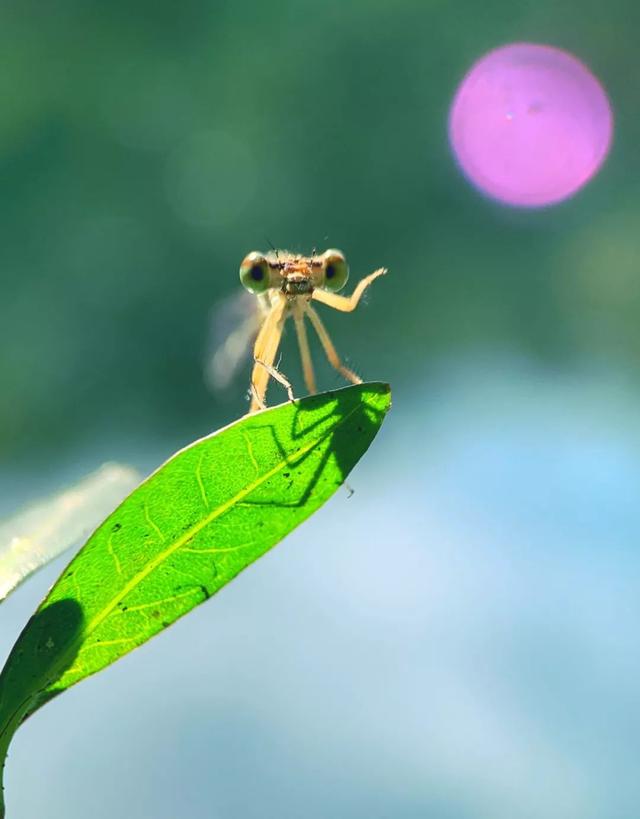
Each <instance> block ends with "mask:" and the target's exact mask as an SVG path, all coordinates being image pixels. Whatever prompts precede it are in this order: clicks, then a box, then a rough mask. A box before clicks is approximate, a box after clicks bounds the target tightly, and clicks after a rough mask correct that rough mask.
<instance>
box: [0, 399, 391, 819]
mask: <svg viewBox="0 0 640 819" xmlns="http://www.w3.org/2000/svg"><path fill="white" fill-rule="evenodd" d="M389 405H390V394H389V388H388V386H386V385H383V384H362V385H358V386H353V387H347V388H345V389H342V390H337V391H336V392H332V393H325V394H323V395H317V396H311V397H309V398H304V399H302V400H300V401H296V402H295V403H293V404H291V403H289V404H284V405H282V406H280V407H276V408H274V409H269V410H265V411H264V412H260V413H257V414H255V415H250V416H247V417H245V418H243V419H241V420H240V421H237V422H236V423H234V424H231V425H230V426H228V427H226V428H224V429H222V430H220V431H219V432H216V433H214V434H213V435H210V436H209V437H207V438H203V439H202V440H200V441H196V442H195V443H194V444H192V445H191V446H189V447H187V448H186V449H183V450H181V451H180V452H178V453H177V454H176V455H174V456H173V457H172V458H171V459H170V460H169V461H167V462H166V463H165V464H164V465H163V466H161V467H160V469H158V470H157V472H155V473H154V474H153V475H151V477H149V478H148V479H147V480H146V481H144V482H143V483H142V484H141V485H140V486H139V487H138V488H137V489H136V490H135V491H134V492H133V493H132V494H131V495H129V497H128V498H127V499H126V500H125V501H124V502H123V503H122V504H121V505H120V506H119V507H118V508H117V509H116V510H115V512H113V513H112V514H111V515H110V516H109V517H108V518H107V519H106V520H105V521H104V523H103V524H102V525H101V526H100V527H99V528H98V529H97V530H96V531H95V532H94V534H93V535H92V536H91V537H90V538H89V540H88V542H87V543H86V545H85V546H84V548H83V549H82V550H81V551H80V552H79V553H78V555H77V556H76V557H75V558H74V559H73V560H72V561H71V563H70V564H69V566H68V567H67V568H66V569H65V570H64V571H63V573H62V575H61V577H60V578H59V580H58V581H57V583H56V584H55V585H54V587H53V588H52V589H51V592H50V593H49V595H48V596H47V598H46V599H45V600H44V602H43V603H42V605H41V606H40V608H39V609H38V611H37V612H36V614H35V615H34V617H32V618H31V620H30V621H29V622H28V623H27V625H26V627H25V629H24V631H23V632H22V634H21V635H20V637H19V638H18V641H17V643H16V645H15V646H14V648H13V650H12V652H11V654H10V656H9V659H8V660H7V663H6V665H5V667H4V669H3V671H2V674H1V675H0V761H1V764H2V766H3V767H4V759H5V756H6V751H7V749H8V745H9V742H10V740H11V737H12V735H13V733H14V732H15V730H16V728H17V727H18V726H19V724H20V723H21V722H22V721H23V720H24V719H25V718H26V717H27V716H29V715H30V714H32V713H33V712H34V711H35V710H36V709H37V708H39V707H40V706H41V705H42V704H43V703H45V702H46V701H48V700H49V699H51V698H52V697H53V696H55V695H57V694H59V693H61V692H62V691H65V690H66V689H67V688H69V687H70V686H72V685H74V684H75V683H77V682H79V681H80V680H82V679H84V678H85V677H88V676H89V675H90V674H94V673H95V672H96V671H99V670H100V669H102V668H104V667H105V666H107V665H109V664H110V663H112V662H114V661H115V660H117V659H118V658H119V657H121V656H122V655H124V654H126V653H127V652H129V651H131V650H132V649H134V648H136V647H137V646H139V645H140V644H141V643H144V642H145V641H146V640H148V639H149V638H150V637H152V636H153V635H154V634H157V633H158V632H159V631H161V630H162V629H164V628H166V627H167V626H169V625H170V624H171V623H173V622H174V621H175V620H177V619H178V618H179V617H181V616H182V615H184V614H186V613H187V612H188V611H190V610H191V609H192V608H194V607H195V606H197V605H198V604H199V603H202V602H203V601H205V600H207V599H208V598H209V597H211V595H213V594H215V593H216V592H217V591H218V590H219V589H221V588H222V587H223V586H224V585H225V584H226V583H228V582H229V581H230V580H232V579H233V578H234V577H235V576H236V575H237V574H238V573H239V572H240V571H242V569H244V568H245V567H246V566H248V565H249V564H250V563H252V562H253V561H254V560H256V559H257V558H258V557H260V556H261V555H263V554H264V553H265V552H266V551H268V550H269V549H270V548H271V547H272V546H274V545H275V544H276V543H278V542H279V541H280V540H282V538H283V537H284V536H285V535H286V534H288V533H289V532H290V531H291V530H292V529H294V528H295V527H296V526H297V525H298V524H300V523H301V522H302V521H303V520H305V519H306V518H308V517H309V515H311V514H312V512H314V511H315V510H316V509H317V508H318V507H319V506H321V505H322V504H323V503H324V502H325V501H326V500H327V499H328V498H329V497H330V496H331V495H332V494H333V493H334V492H335V491H336V489H337V488H338V487H339V486H340V484H342V483H343V481H344V479H345V478H346V476H347V474H348V473H349V472H350V470H351V469H352V468H353V466H354V465H355V464H356V463H357V461H358V460H359V459H360V457H361V456H362V455H363V454H364V452H365V451H366V450H367V448H368V446H369V444H370V443H371V441H372V439H373V438H374V436H375V435H376V433H377V431H378V429H379V428H380V425H381V423H382V420H383V417H384V414H385V413H386V411H387V410H388V408H389ZM0 793H1V790H0ZM3 813H4V811H3V809H2V804H1V798H0V817H1V816H3Z"/></svg>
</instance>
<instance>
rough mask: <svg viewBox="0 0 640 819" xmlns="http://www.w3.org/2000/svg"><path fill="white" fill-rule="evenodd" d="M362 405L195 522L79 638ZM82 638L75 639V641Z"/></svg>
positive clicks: (89, 631) (100, 622) (92, 621)
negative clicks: (163, 564)
mask: <svg viewBox="0 0 640 819" xmlns="http://www.w3.org/2000/svg"><path fill="white" fill-rule="evenodd" d="M360 408H361V404H358V405H357V406H356V407H354V408H353V409H352V410H350V411H349V412H348V413H347V414H346V415H344V416H343V417H342V418H341V419H340V421H338V423H336V425H335V426H334V427H332V429H331V430H330V431H328V432H326V433H325V434H323V435H321V436H319V437H318V438H315V439H314V440H313V441H312V442H311V443H310V444H308V445H307V446H304V447H301V448H300V449H297V450H296V451H295V452H294V453H291V454H290V455H289V456H288V458H285V459H284V460H283V461H281V462H280V463H278V464H276V466H275V467H273V468H272V469H270V470H269V471H268V472H265V474H264V475H261V476H260V477H259V478H256V480H255V481H253V483H251V484H249V486H247V487H245V488H244V489H242V490H241V491H240V492H238V493H237V494H236V495H234V496H233V497H232V498H230V499H229V500H228V501H226V502H225V503H223V504H222V505H221V506H218V507H217V508H216V509H214V510H213V511H212V512H211V513H210V514H209V515H207V516H206V517H204V518H203V519H202V520H201V521H199V522H198V523H197V524H195V525H194V526H193V527H192V528H191V529H188V530H187V531H186V532H185V533H184V534H183V535H181V537H179V538H178V539H177V540H176V541H174V542H173V543H171V544H170V545H169V546H168V547H167V548H166V549H164V550H163V551H161V552H160V553H159V554H158V555H156V557H155V558H153V559H152V560H150V561H149V563H148V564H147V565H146V566H145V567H144V568H143V569H142V570H141V571H139V572H138V574H136V575H134V576H133V577H132V578H131V580H129V582H128V583H126V584H125V585H124V586H123V588H122V590H121V591H120V592H119V593H118V594H117V595H115V596H114V598H113V599H112V601H111V602H110V603H109V604H108V605H107V606H105V607H104V608H103V609H102V610H101V611H99V612H98V613H97V614H96V615H95V616H94V617H93V618H92V619H91V620H90V621H89V622H88V623H87V626H86V628H84V629H83V630H82V631H81V633H80V635H79V638H78V641H82V642H84V641H85V640H86V638H87V637H88V636H89V635H91V634H92V633H93V632H94V631H95V630H96V629H97V628H98V627H99V626H100V625H101V624H102V623H103V622H104V621H105V620H106V619H107V617H108V616H109V615H110V614H111V612H112V611H113V610H114V609H115V608H116V606H117V605H118V603H120V602H121V601H122V600H124V598H125V597H126V596H127V595H128V594H129V593H130V592H132V591H133V590H134V589H135V588H137V586H139V585H140V583H142V581H143V580H144V579H145V578H146V577H147V576H148V575H149V574H151V572H153V571H154V570H155V569H156V568H157V567H158V566H160V565H161V564H162V563H163V562H164V561H165V560H167V559H168V558H169V557H171V555H173V554H174V553H175V552H177V551H178V549H180V548H181V547H182V546H184V544H185V543H187V542H188V541H189V540H191V538H193V537H195V535H197V534H198V532H200V531H202V529H204V528H206V527H207V526H208V525H209V524H210V523H212V522H213V521H214V520H216V518H219V517H220V516H221V515H223V514H224V513H225V512H226V511H228V510H229V509H231V508H232V507H233V506H235V504H237V503H239V502H240V501H242V500H243V498H245V497H246V496H247V495H249V494H251V492H253V491H254V490H255V489H257V488H258V487H259V486H261V485H262V484H263V483H265V482H266V481H268V480H269V479H270V478H272V477H273V476H274V475H277V474H278V472H280V470H282V469H284V468H285V467H286V466H287V465H288V464H289V459H291V458H292V457H294V458H295V457H298V456H301V455H305V454H306V453H307V452H309V451H310V450H312V449H313V448H314V447H315V446H317V445H318V444H319V443H320V442H321V441H323V440H324V439H325V438H327V437H328V436H329V435H333V434H334V433H335V431H336V429H338V428H339V427H341V426H342V425H343V424H345V423H346V422H347V421H348V420H349V418H350V417H351V416H352V415H353V414H354V413H356V412H357V411H358V410H359V409H360ZM78 641H74V644H75V643H77V642H78Z"/></svg>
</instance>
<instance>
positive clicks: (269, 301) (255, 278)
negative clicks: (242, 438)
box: [240, 249, 387, 412]
mask: <svg viewBox="0 0 640 819" xmlns="http://www.w3.org/2000/svg"><path fill="white" fill-rule="evenodd" d="M386 272H387V271H386V269H385V268H382V267H381V268H379V269H378V270H376V271H374V272H373V273H370V274H369V275H368V276H365V278H364V279H362V280H361V281H360V282H359V283H358V284H357V286H356V288H355V290H354V291H353V293H352V294H351V295H350V296H342V295H339V294H338V291H339V290H342V288H343V287H344V286H345V284H346V283H347V279H348V278H349V267H348V265H347V262H346V259H345V257H344V255H343V254H342V253H341V252H340V251H339V250H335V249H331V250H326V251H325V252H324V253H322V254H316V253H313V254H312V255H311V256H302V255H299V254H294V253H289V252H287V251H282V250H277V251H275V250H274V251H272V252H269V253H266V254H265V253H259V252H257V251H253V252H252V253H249V254H248V255H247V256H245V258H244V260H243V262H242V264H241V265H240V281H241V282H242V284H243V285H244V287H245V288H246V289H247V290H248V291H249V292H250V293H252V294H253V295H254V296H256V297H257V302H258V308H259V316H260V323H259V329H258V332H257V337H256V340H255V344H254V348H253V358H254V366H253V372H252V375H251V410H250V411H251V412H255V411H256V410H258V409H262V408H264V406H265V396H266V392H267V386H268V384H269V379H270V378H275V379H276V380H278V381H280V382H281V383H282V384H283V385H284V386H285V387H287V390H288V392H289V396H290V397H292V393H291V386H290V384H289V382H288V381H287V379H286V378H285V377H284V376H283V375H282V374H281V373H280V372H279V370H278V369H276V367H275V365H274V362H275V359H276V355H277V352H278V348H279V346H280V340H281V338H282V331H283V328H284V325H285V322H286V321H287V319H288V318H289V317H291V318H292V319H293V322H294V325H295V328H296V336H297V338H298V346H299V348H300V356H301V358H302V371H303V374H304V380H305V384H306V385H307V389H308V390H309V392H310V393H314V392H316V380H315V373H314V369H313V362H312V360H311V353H310V349H309V341H308V338H307V329H306V325H305V319H306V318H308V319H309V321H310V322H311V326H312V327H313V329H314V330H315V332H316V333H317V335H318V338H319V339H320V343H321V345H322V348H323V350H324V353H325V355H326V357H327V359H328V361H329V363H330V364H331V366H332V367H334V368H335V369H336V370H337V371H338V372H339V373H340V374H341V375H342V376H343V377H344V378H345V379H346V380H347V381H351V382H352V383H353V384H360V383H361V382H362V379H361V378H360V377H359V376H358V375H356V373H354V372H353V371H352V370H350V369H349V368H348V367H346V366H345V365H344V364H343V363H342V360H341V359H340V357H339V355H338V353H337V352H336V348H335V347H334V345H333V342H332V341H331V338H330V336H329V333H328V332H327V330H326V328H325V326H324V324H323V323H322V321H321V319H320V316H319V315H318V313H317V312H316V311H315V309H314V308H313V307H312V306H311V302H312V301H317V302H320V303H321V304H326V305H327V306H328V307H333V308H334V309H335V310H340V311H342V312H344V313H350V312H351V311H352V310H355V308H356V307H357V306H358V303H359V301H360V298H361V297H362V294H363V293H364V291H365V290H366V289H367V287H369V285H370V284H371V282H373V281H374V280H375V279H377V278H378V276H382V275H384V274H385V273H386Z"/></svg>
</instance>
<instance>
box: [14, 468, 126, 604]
mask: <svg viewBox="0 0 640 819" xmlns="http://www.w3.org/2000/svg"><path fill="white" fill-rule="evenodd" d="M141 480H142V476H141V475H140V474H139V473H138V472H137V471H136V470H135V469H133V468H132V467H130V466H125V465H123V464H115V463H110V464H105V465H104V466H102V467H100V469H98V470H96V471H95V472H92V473H91V474H90V475H87V477H86V478H83V479H82V480H81V481H79V482H78V483H77V484H75V485H74V486H71V487H69V488H68V489H65V490H64V491H63V492H60V493H58V494H57V495H54V496H53V497H51V498H47V499H46V500H42V501H38V502H36V503H34V504H32V505H30V506H28V507H26V508H25V509H23V510H21V511H20V512H18V513H17V514H16V515H13V516H12V517H10V518H6V519H5V520H3V521H0V601H2V600H4V598H5V597H7V595H8V594H9V593H10V592H12V591H13V590H14V589H15V588H16V586H18V585H19V584H20V583H21V582H22V581H23V580H25V579H26V578H27V577H29V575H31V574H33V572H35V571H36V570H37V569H39V568H40V567H41V566H44V565H45V564H46V563H49V561H51V560H53V559H54V558H56V557H58V555H59V554H61V553H62V552H64V551H65V550H66V549H68V548H69V547H71V546H73V545H74V544H76V543H80V542H81V541H82V540H84V539H85V538H86V537H87V536H88V535H90V534H91V532H92V531H93V530H94V529H95V528H96V527H97V526H98V524H99V523H101V522H102V521H103V520H104V518H106V517H107V515H108V514H109V513H110V512H112V511H113V510H114V509H115V507H116V506H117V505H118V504H119V503H120V501H122V500H124V498H125V497H126V496H127V495H128V494H129V493H130V492H131V491H132V490H133V489H135V487H136V486H137V485H138V484H139V483H140V481H141Z"/></svg>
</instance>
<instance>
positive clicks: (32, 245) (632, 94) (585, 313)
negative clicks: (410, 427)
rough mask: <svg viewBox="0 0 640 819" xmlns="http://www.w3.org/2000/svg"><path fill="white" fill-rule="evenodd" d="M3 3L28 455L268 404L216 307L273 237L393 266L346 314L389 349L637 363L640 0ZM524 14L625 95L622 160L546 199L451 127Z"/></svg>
mask: <svg viewBox="0 0 640 819" xmlns="http://www.w3.org/2000/svg"><path fill="white" fill-rule="evenodd" d="M0 23H1V26H0V43H1V47H2V53H3V55H4V60H3V63H4V70H3V72H2V78H1V79H0V83H2V85H1V88H2V95H1V98H2V101H3V104H2V117H1V118H0V163H1V169H2V173H1V179H2V187H3V192H4V195H3V197H2V203H1V205H0V207H1V211H0V229H1V231H2V234H1V242H0V254H1V255H2V266H1V270H2V273H1V275H2V298H1V301H0V310H1V320H0V332H1V333H2V338H1V344H2V350H3V351H4V354H3V355H2V357H1V358H0V383H2V399H3V400H2V402H1V403H0V452H2V454H3V456H4V457H10V458H12V459H20V458H24V457H25V456H26V455H28V453H29V451H30V449H31V448H33V447H41V446H45V447H47V448H50V449H51V451H52V456H53V455H54V453H55V451H56V450H60V449H64V448H67V447H69V446H71V445H73V444H74V443H75V442H77V441H78V440H79V439H83V438H90V437H91V436H95V435H100V434H101V433H102V431H103V430H105V429H109V428H113V427H115V428H116V429H118V430H122V429H123V428H124V429H130V430H135V434H136V435H148V434H158V435H163V436H164V435H166V434H170V435H176V434H177V433H176V430H177V429H178V430H180V432H179V434H180V435H184V434H185V433H186V434H187V435H189V434H191V433H199V432H204V431H207V430H209V429H210V428H212V427H214V426H215V425H216V424H218V423H220V422H222V421H224V420H228V419H229V418H230V417H232V416H233V415H234V414H237V413H239V412H241V411H243V410H244V407H245V403H244V397H243V390H244V389H245V386H244V384H243V385H242V388H240V389H238V390H237V391H236V392H237V395H236V396H235V398H234V399H233V400H232V402H231V403H230V404H227V405H225V406H220V399H219V397H218V398H217V399H216V397H215V396H214V397H213V398H212V397H211V395H209V394H208V393H207V391H206V389H205V387H204V384H203V379H202V375H201V374H202V362H203V355H204V351H205V349H206V342H205V339H206V336H207V326H208V322H209V308H210V307H212V306H213V305H214V304H215V303H216V301H217V300H218V299H220V298H221V297H222V296H223V295H225V294H228V293H231V292H233V291H234V290H237V289H238V279H237V269H238V265H239V262H240V260H241V259H242V257H243V256H244V254H245V253H246V252H248V251H249V250H251V249H254V248H255V249H262V248H265V249H266V248H267V247H268V244H267V243H268V242H272V243H273V244H274V245H275V246H276V247H284V248H288V249H291V250H295V251H301V252H308V251H309V250H310V249H311V248H312V247H314V246H316V247H319V248H324V247H326V246H337V247H340V248H342V249H343V250H344V251H345V253H346V254H347V257H348V259H349V261H350V264H351V269H352V279H356V278H359V277H360V276H361V275H364V274H365V273H367V272H369V271H370V270H372V269H374V268H375V267H378V266H380V265H385V266H387V267H388V268H389V269H390V276H389V278H388V279H387V280H385V281H383V282H381V283H378V284H376V287H375V288H374V289H372V291H371V296H370V305H369V308H368V309H366V310H360V311H358V312H357V313H356V314H354V315H353V316H349V317H335V318H334V317H333V316H330V317H329V319H328V321H329V322H330V324H331V327H332V329H333V330H334V335H335V339H336V343H337V344H338V346H339V348H340V350H341V351H343V352H344V354H345V355H346V356H347V357H348V358H349V360H350V361H351V363H352V364H353V365H354V366H355V367H356V368H358V369H359V370H360V371H361V372H362V373H363V375H365V376H366V377H369V378H384V379H389V380H392V381H393V382H394V384H395V385H396V387H398V386H400V385H403V384H409V383H410V382H412V381H415V379H416V377H417V369H416V363H417V361H420V362H421V363H422V362H426V363H427V364H428V363H429V362H430V361H433V360H434V359H437V358H438V357H441V356H442V355H450V354H456V355H458V354H464V353H465V352H467V351H469V350H472V351H475V350H477V349H478V348H480V347H496V346H497V347H504V346H507V347H509V348H510V349H511V350H515V351H517V352H518V353H523V354H525V355H528V356H532V357H534V358H536V359H542V360H545V361H553V362H554V363H557V364H559V365H561V366H570V367H571V366H576V365H579V364H580V362H581V361H584V360H592V358H593V357H594V356H597V357H599V358H603V359H608V358H613V359H615V361H616V362H619V363H621V364H622V366H625V367H626V366H628V367H629V369H630V370H635V369H636V365H635V361H636V359H637V354H638V348H639V341H640V323H639V322H638V320H637V306H638V299H639V297H640V285H639V284H638V281H639V278H638V276H637V275H636V267H637V265H636V261H637V231H636V230H635V223H636V220H637V218H638V209H639V208H640V204H639V202H638V179H639V178H640V154H639V153H638V151H637V145H638V143H639V142H640V117H639V116H638V111H639V106H640V98H639V97H638V94H637V87H636V83H635V82H634V81H632V79H631V78H633V77H634V76H635V74H636V54H637V31H638V27H639V25H640V10H638V8H637V4H635V3H632V2H620V1H619V2H610V3H606V4H603V3H596V2H584V1H583V2H580V3H562V4H556V3H544V2H542V3H541V2H535V3H534V2H531V3H525V2H517V3H506V2H505V3H502V2H492V3H488V4H484V5H483V7H482V9H481V10H480V9H479V8H478V6H477V3H475V2H467V3H462V2H459V3H423V2H420V3H418V2H415V3H414V2H400V3H379V2H370V1H368V2H349V3H343V2H340V3H337V2H335V3H333V2H329V3H322V4H319V3H304V2H300V3H290V2H289V3H287V2H274V3H269V4H263V3H257V2H248V3H247V2H244V3H243V2H234V3H211V2H202V1H199V2H195V1H194V0H187V2H184V3H181V4H180V6H179V7H178V6H175V5H174V4H170V3H158V2H154V3H145V2H135V3H118V2H112V3H109V4H98V3H80V2H63V1H62V0H58V1H57V2H56V3H52V4H44V5H43V4H41V3H29V2H22V3H20V4H17V3H16V4H13V3H9V4H5V6H4V7H3V10H2V12H1V13H0ZM518 39H528V40H531V41H541V42H549V43H552V44H556V45H559V46H561V47H563V48H567V49H569V50H570V51H574V52H575V53H576V54H577V55H578V56H579V57H581V58H582V59H583V60H584V61H585V62H586V63H587V64H588V65H589V66H590V67H591V68H592V70H593V71H594V72H595V73H596V74H597V75H598V76H599V77H600V78H601V80H602V81H603V83H604V85H605V87H606V88H607V89H608V91H609V93H610V96H611V98H612V103H613V106H614V111H615V115H616V125H617V129H616V134H615V145H614V150H613V153H612V156H611V157H610V159H609V161H608V162H607V164H606V166H605V169H604V171H603V172H602V173H601V174H600V177H599V178H597V179H596V180H595V181H594V182H593V183H592V184H591V185H590V186H589V187H588V188H587V189H586V190H584V191H583V192H582V193H580V194H579V195H578V197H576V198H575V199H574V200H571V201H569V202H568V203H565V204H564V205H562V206H560V207H556V208H552V209H550V210H547V211H542V212H528V211H520V212H517V211H513V210H509V209H507V208H502V207H500V206H497V205H494V204H492V203H490V202H488V201H484V200H483V199H481V198H480V197H479V196H478V195H477V193H476V192H475V191H474V190H472V189H471V188H470V187H469V186H468V184H467V183H466V182H465V181H464V180H463V178H461V176H460V174H459V173H458V171H457V169H456V167H455V164H454V162H453V161H452V158H451V156H450V153H449V149H448V143H447V136H446V116H447V110H448V106H449V104H450V101H451V97H452V94H453V92H454V90H455V87H456V85H457V83H458V82H459V80H460V79H461V77H462V75H463V74H464V73H465V71H466V70H467V69H468V67H469V66H470V64H471V62H473V60H475V59H476V58H477V57H479V56H480V55H482V54H483V53H484V52H485V51H487V50H489V49H490V48H492V47H495V46H496V45H497V44H501V43H504V42H509V41H512V40H518ZM289 360H290V361H291V363H289ZM295 362H296V357H295V356H294V355H291V354H290V355H289V356H288V357H285V359H284V361H283V364H282V366H283V369H284V370H285V371H291V370H292V369H295ZM245 373H246V369H245ZM336 383H337V381H336V380H335V379H334V378H333V377H331V378H330V380H329V382H327V381H326V380H325V385H326V386H334V385H335V384H336Z"/></svg>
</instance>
